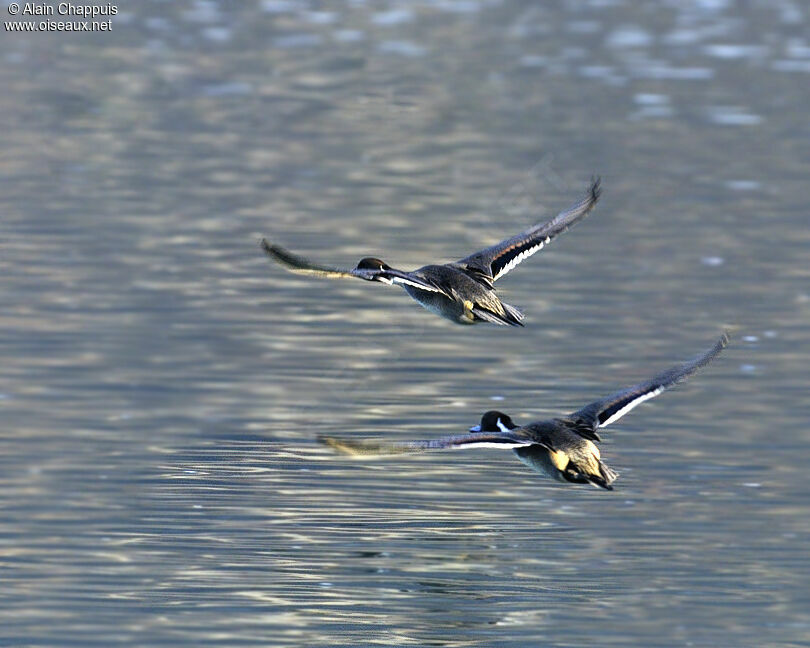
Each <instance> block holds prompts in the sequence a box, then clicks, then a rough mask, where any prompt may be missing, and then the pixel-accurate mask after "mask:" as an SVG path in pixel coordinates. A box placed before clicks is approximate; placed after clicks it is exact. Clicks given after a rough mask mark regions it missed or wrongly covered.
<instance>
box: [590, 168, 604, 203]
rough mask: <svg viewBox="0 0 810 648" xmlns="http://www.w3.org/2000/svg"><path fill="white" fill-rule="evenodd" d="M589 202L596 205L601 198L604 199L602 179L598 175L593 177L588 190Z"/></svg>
mask: <svg viewBox="0 0 810 648" xmlns="http://www.w3.org/2000/svg"><path fill="white" fill-rule="evenodd" d="M588 195H589V202H590V204H591V205H595V204H596V203H597V202H598V201H599V198H601V197H602V177H601V176H598V175H594V176H591V186H590V188H589V189H588Z"/></svg>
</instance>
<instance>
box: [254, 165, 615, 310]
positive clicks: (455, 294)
mask: <svg viewBox="0 0 810 648" xmlns="http://www.w3.org/2000/svg"><path fill="white" fill-rule="evenodd" d="M600 192H601V189H600V181H599V179H598V178H596V179H595V180H593V182H592V183H591V186H590V188H589V189H588V192H587V194H586V195H585V197H584V198H583V199H582V200H580V201H579V202H578V203H576V204H575V205H573V206H571V207H569V208H568V209H566V210H565V211H563V212H560V213H559V214H558V215H557V216H556V217H555V218H553V219H551V220H550V221H548V222H547V223H542V224H537V225H534V226H532V227H530V228H529V229H527V230H526V231H525V232H521V233H520V234H517V235H516V236H513V237H511V238H508V239H506V240H505V241H501V242H500V243H498V244H496V245H493V246H490V247H488V248H485V249H483V250H481V251H479V252H476V253H475V254H471V255H470V256H468V257H465V258H463V259H460V260H459V261H455V262H453V263H445V264H444V265H426V266H423V267H421V268H419V269H417V270H414V271H412V272H406V271H403V270H397V269H396V268H392V267H391V266H389V265H388V264H387V263H385V262H384V261H382V260H380V259H377V258H374V257H366V258H364V259H361V260H360V262H359V263H358V264H357V266H356V267H355V268H354V269H352V270H342V269H340V268H333V267H330V266H325V265H319V264H317V263H313V262H311V261H309V260H307V259H305V258H304V257H301V256H298V255H297V254H293V253H292V252H290V251H288V250H286V249H284V248H283V247H281V246H280V245H275V244H271V243H269V242H268V241H267V239H262V241H261V246H262V249H263V250H264V251H265V252H266V253H267V255H268V256H269V257H270V258H271V259H273V260H274V261H276V262H277V263H280V264H281V265H282V266H284V267H285V268H286V269H287V270H289V271H290V272H296V273H299V274H308V275H314V276H319V277H326V278H328V279H344V278H351V277H354V278H357V279H364V280H366V281H379V282H381V283H385V284H397V285H400V286H402V287H403V288H404V289H405V292H407V293H408V294H409V295H410V296H411V297H412V298H413V299H415V300H416V301H418V302H419V303H420V304H421V305H422V306H423V307H424V308H426V309H427V310H429V311H431V312H433V313H435V314H437V315H440V316H442V317H445V318H447V319H449V320H450V321H452V322H456V323H458V324H477V323H478V322H492V323H493V324H499V325H509V326H523V324H522V323H521V320H523V313H521V312H520V311H519V310H518V309H517V308H515V307H514V306H510V305H509V304H504V303H503V302H502V301H501V300H500V299H499V298H498V296H497V295H496V294H495V289H494V283H495V282H496V281H497V280H498V279H500V278H501V277H503V276H504V275H505V274H506V273H508V272H509V271H510V270H512V269H513V268H514V267H515V266H517V265H518V264H519V263H520V262H521V261H523V260H524V259H528V258H529V257H530V256H532V255H533V254H534V253H536V252H539V251H540V250H541V249H543V248H544V247H545V246H546V245H547V244H548V243H549V242H551V240H552V239H553V238H555V237H556V236H557V235H559V234H562V233H563V232H564V231H565V230H567V229H568V228H569V227H571V226H572V225H574V224H575V223H577V222H578V221H580V220H582V219H583V218H585V216H587V215H588V213H589V212H590V211H591V210H592V209H593V207H594V205H596V202H597V200H599V195H600Z"/></svg>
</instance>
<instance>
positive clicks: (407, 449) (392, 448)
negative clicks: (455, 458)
mask: <svg viewBox="0 0 810 648" xmlns="http://www.w3.org/2000/svg"><path fill="white" fill-rule="evenodd" d="M318 441H320V442H321V443H324V444H326V445H328V446H330V447H332V448H334V449H335V450H338V451H339V452H342V453H344V454H348V455H352V456H355V457H357V456H366V457H373V456H383V455H396V454H406V453H416V452H425V451H427V450H463V449H467V448H503V449H505V450H511V449H512V448H520V447H522V446H527V445H532V444H533V443H535V442H533V441H532V440H531V439H529V438H528V437H527V436H526V435H525V434H522V433H520V432H518V431H510V432H477V433H473V434H461V435H457V436H447V437H441V438H438V439H429V440H427V441H401V442H385V441H373V440H364V441H351V440H348V439H336V438H334V437H327V436H321V437H318Z"/></svg>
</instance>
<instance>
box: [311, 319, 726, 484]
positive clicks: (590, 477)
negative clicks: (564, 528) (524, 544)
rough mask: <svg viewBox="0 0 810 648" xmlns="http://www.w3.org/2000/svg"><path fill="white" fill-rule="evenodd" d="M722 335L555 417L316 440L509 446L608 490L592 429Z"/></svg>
mask: <svg viewBox="0 0 810 648" xmlns="http://www.w3.org/2000/svg"><path fill="white" fill-rule="evenodd" d="M728 339H729V338H728V334H727V333H724V334H723V335H722V336H721V337H720V338H719V339H718V340H717V342H716V343H715V344H714V346H712V347H711V348H710V349H708V350H706V351H705V352H704V353H701V354H700V355H698V356H696V357H695V358H693V359H692V360H689V361H687V362H685V363H683V364H679V365H675V366H674V367H671V368H669V369H667V370H666V371H663V372H661V373H660V374H658V375H656V376H654V377H653V378H651V379H650V380H646V381H644V382H641V383H639V384H637V385H634V386H633V387H630V388H628V389H622V390H620V391H618V392H616V393H614V394H611V395H610V396H608V397H607V398H603V399H601V400H598V401H595V402H593V403H590V404H589V405H586V406H585V407H583V408H582V409H579V410H577V411H576V412H573V413H572V414H569V415H568V416H563V417H560V418H554V419H549V420H546V421H536V422H534V423H529V424H527V425H523V426H520V425H517V424H515V423H514V421H512V419H511V418H510V417H509V416H508V415H506V414H504V413H502V412H497V411H494V410H493V411H489V412H487V413H486V414H484V415H483V417H482V418H481V423H480V425H476V426H475V427H472V428H470V434H462V435H456V436H449V437H442V438H438V439H430V440H426V441H406V442H401V443H385V442H375V441H359V442H358V441H345V440H341V439H334V438H330V437H322V438H321V439H320V440H321V441H322V442H323V443H326V444H327V445H329V446H332V447H333V448H335V449H337V450H340V451H342V452H345V453H347V454H352V455H381V454H399V453H406V452H421V451H425V450H453V449H463V448H481V447H486V448H508V449H512V450H514V452H515V454H516V455H517V456H518V458H519V459H520V460H521V461H522V462H523V463H525V464H526V465H527V466H529V467H530V468H532V469H533V470H536V471H538V472H541V473H545V474H547V475H549V476H550V477H552V478H554V479H556V480H558V481H562V482H568V483H574V484H593V485H594V486H599V487H601V488H606V489H608V490H612V489H613V486H612V485H611V484H612V483H613V481H615V479H616V478H617V477H618V475H617V473H615V472H614V471H613V470H611V469H610V468H608V466H607V465H606V464H605V463H604V462H603V461H602V458H601V455H600V453H599V448H598V447H597V446H596V442H598V441H600V438H599V434H598V433H597V430H598V429H599V428H603V427H606V426H608V425H610V424H611V423H613V422H614V421H617V420H619V419H620V418H621V417H622V416H624V415H625V414H627V412H629V411H630V410H631V409H633V408H634V407H636V406H637V405H639V404H641V403H643V402H644V401H645V400H648V399H650V398H653V397H654V396H657V395H658V394H660V393H661V392H663V391H664V390H665V389H667V388H668V387H671V386H673V385H675V384H676V383H678V382H680V381H682V380H684V379H686V378H687V377H689V376H691V375H692V374H693V373H695V372H696V371H697V370H698V369H700V368H701V367H703V366H705V365H707V364H708V363H709V362H711V361H712V360H713V359H714V358H715V357H716V356H717V354H719V353H720V351H722V350H723V348H725V346H726V345H727V344H728Z"/></svg>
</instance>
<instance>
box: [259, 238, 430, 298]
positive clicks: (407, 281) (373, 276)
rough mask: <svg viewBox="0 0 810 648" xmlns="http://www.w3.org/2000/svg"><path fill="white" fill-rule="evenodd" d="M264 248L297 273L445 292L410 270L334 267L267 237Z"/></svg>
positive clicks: (280, 262) (268, 253) (288, 268)
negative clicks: (310, 258) (299, 253)
mask: <svg viewBox="0 0 810 648" xmlns="http://www.w3.org/2000/svg"><path fill="white" fill-rule="evenodd" d="M261 246H262V250H264V252H265V254H267V256H269V257H270V258H271V259H273V261H275V262H276V263H278V264H280V265H282V266H284V268H285V269H286V270H289V271H290V272H294V273H296V274H305V275H311V276H314V277H324V278H326V279H351V278H355V279H365V280H366V281H379V282H381V283H386V284H400V285H403V284H404V285H408V286H414V287H416V288H420V289H421V290H427V291H429V292H444V291H442V290H441V289H440V288H438V287H436V286H434V285H433V284H431V283H429V282H427V281H425V280H423V279H421V278H420V277H416V276H413V275H412V274H410V273H408V272H402V271H401V270H395V269H394V268H385V269H380V270H373V269H361V268H352V269H351V270H346V269H343V268H333V267H332V266H326V265H321V264H319V263H313V262H312V261H310V260H309V259H307V258H305V257H302V256H299V255H297V254H293V253H292V252H290V251H289V250H287V249H285V248H283V247H281V246H280V245H275V244H270V243H269V242H268V241H267V239H262V242H261Z"/></svg>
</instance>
